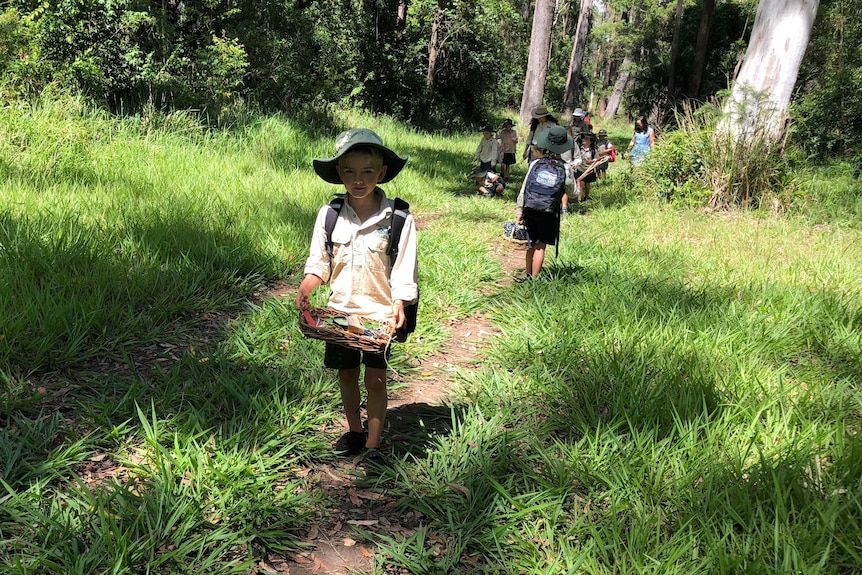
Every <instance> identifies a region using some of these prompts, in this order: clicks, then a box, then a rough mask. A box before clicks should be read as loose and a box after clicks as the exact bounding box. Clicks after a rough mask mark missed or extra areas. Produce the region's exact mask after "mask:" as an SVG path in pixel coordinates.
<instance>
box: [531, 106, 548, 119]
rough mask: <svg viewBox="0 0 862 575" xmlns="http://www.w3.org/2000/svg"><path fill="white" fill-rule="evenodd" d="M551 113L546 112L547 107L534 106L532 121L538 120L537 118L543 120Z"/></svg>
mask: <svg viewBox="0 0 862 575" xmlns="http://www.w3.org/2000/svg"><path fill="white" fill-rule="evenodd" d="M550 115H551V112H549V111H548V107H547V106H536V107H535V108H533V119H534V120H538V119H539V118H544V117H545V116H550Z"/></svg>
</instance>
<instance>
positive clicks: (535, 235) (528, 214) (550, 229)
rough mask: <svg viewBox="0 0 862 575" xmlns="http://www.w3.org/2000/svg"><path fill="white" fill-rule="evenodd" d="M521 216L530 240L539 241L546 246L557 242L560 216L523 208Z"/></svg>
mask: <svg viewBox="0 0 862 575" xmlns="http://www.w3.org/2000/svg"><path fill="white" fill-rule="evenodd" d="M523 218H524V226H525V227H526V228H527V234H529V236H530V241H531V242H533V243H534V244H535V243H536V242H541V243H543V244H545V245H548V246H553V245H555V244H556V243H557V236H559V235H560V218H559V217H557V214H554V213H551V212H538V211H536V210H531V209H529V208H524V212H523Z"/></svg>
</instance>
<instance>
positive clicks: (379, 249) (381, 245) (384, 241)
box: [365, 228, 389, 271]
mask: <svg viewBox="0 0 862 575" xmlns="http://www.w3.org/2000/svg"><path fill="white" fill-rule="evenodd" d="M365 248H366V256H367V260H366V265H367V266H368V267H369V269H371V270H374V271H386V270H387V269H388V268H389V255H388V254H387V253H386V251H387V250H388V249H389V230H388V229H384V228H377V229H376V230H374V231H373V232H372V233H370V234H368V236H366V238H365Z"/></svg>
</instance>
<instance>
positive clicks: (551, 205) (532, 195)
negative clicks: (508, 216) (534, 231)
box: [524, 158, 566, 214]
mask: <svg viewBox="0 0 862 575" xmlns="http://www.w3.org/2000/svg"><path fill="white" fill-rule="evenodd" d="M565 193H566V168H565V164H563V162H562V161H560V160H555V159H553V158H539V159H538V160H536V161H535V162H534V163H533V165H532V166H531V168H530V171H529V173H528V174H527V182H526V184H525V185H524V207H525V208H527V209H530V210H535V211H537V212H551V213H555V214H556V213H559V211H560V204H561V200H562V197H563V194H565Z"/></svg>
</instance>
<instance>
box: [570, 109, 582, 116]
mask: <svg viewBox="0 0 862 575" xmlns="http://www.w3.org/2000/svg"><path fill="white" fill-rule="evenodd" d="M572 116H577V117H578V118H583V117H584V110H583V109H582V108H575V111H574V112H572Z"/></svg>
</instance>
